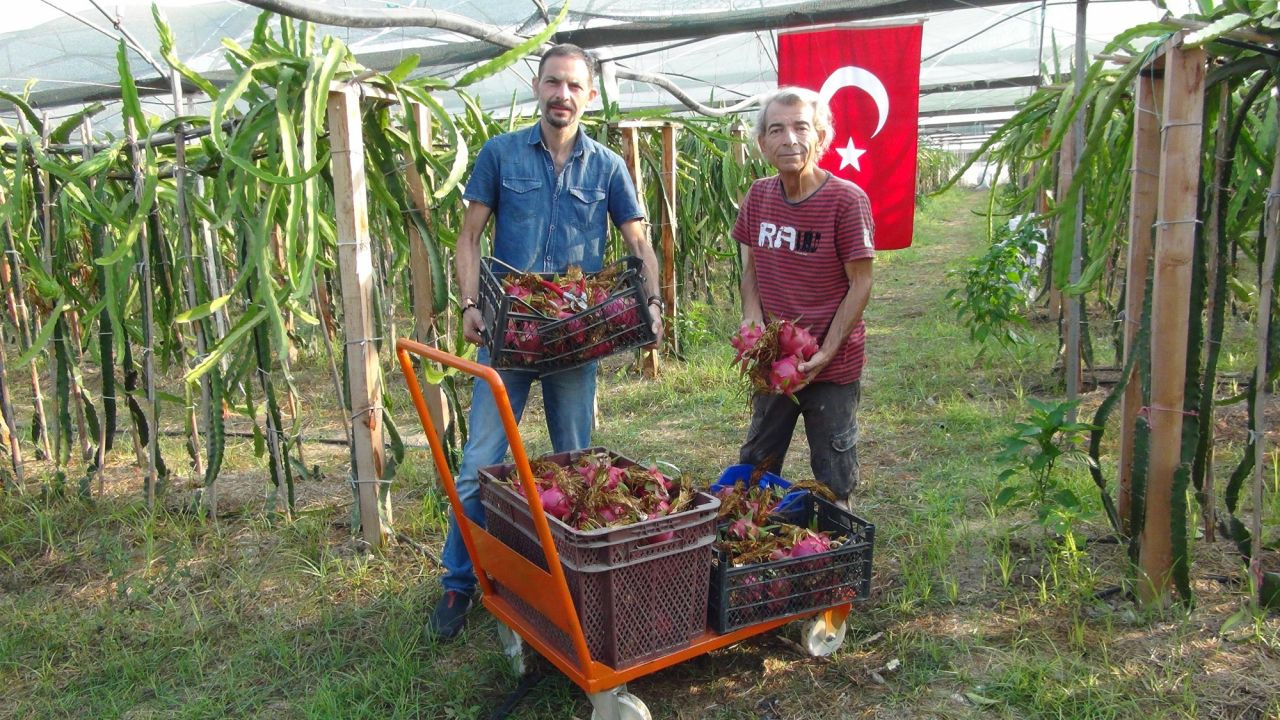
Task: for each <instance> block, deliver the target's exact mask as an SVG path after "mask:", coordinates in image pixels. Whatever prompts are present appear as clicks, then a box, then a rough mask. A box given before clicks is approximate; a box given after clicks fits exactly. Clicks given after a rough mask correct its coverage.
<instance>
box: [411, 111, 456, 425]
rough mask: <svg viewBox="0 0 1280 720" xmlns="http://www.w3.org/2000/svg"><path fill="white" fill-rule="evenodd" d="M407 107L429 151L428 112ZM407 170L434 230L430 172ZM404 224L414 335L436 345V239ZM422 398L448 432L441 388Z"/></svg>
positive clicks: (429, 388) (417, 206)
mask: <svg viewBox="0 0 1280 720" xmlns="http://www.w3.org/2000/svg"><path fill="white" fill-rule="evenodd" d="M408 110H409V112H410V113H411V114H412V115H413V122H414V125H415V126H416V127H417V129H418V137H417V141H418V146H419V147H421V148H422V149H423V151H424V152H430V151H431V113H430V112H429V111H428V110H427V108H425V107H423V106H422V105H420V104H418V103H413V104H411V105H410V106H409V108H408ZM406 170H407V178H406V179H407V180H408V183H409V198H410V199H411V200H412V202H413V206H414V207H413V210H414V211H415V212H418V213H419V214H420V215H421V216H422V219H423V221H424V222H425V224H426V226H427V229H428V230H429V231H432V232H434V228H432V227H431V207H430V205H429V202H428V195H427V186H428V184H429V183H430V182H431V181H432V178H431V176H430V175H428V176H427V177H426V178H424V177H423V176H422V175H421V174H420V173H419V172H418V164H417V163H415V162H413V159H412V158H410V160H409V163H408V167H407V168H406ZM428 172H429V171H428ZM406 227H407V228H408V230H409V278H410V282H411V283H412V287H413V321H414V324H413V336H414V339H415V340H417V341H418V342H420V343H423V344H424V345H430V346H432V347H435V345H436V340H437V338H438V337H439V333H438V332H437V330H436V314H435V308H434V307H433V306H432V298H433V297H434V296H435V288H434V287H433V285H432V281H431V260H430V257H429V255H428V253H427V245H426V244H427V243H429V242H435V238H427V237H422V235H421V233H419V232H418V224H417V223H414V222H408V223H406ZM440 252H444V249H443V248H440ZM423 399H424V400H426V402H427V410H428V411H430V413H431V422H432V424H433V425H434V426H435V427H436V428H438V430H439V432H440V433H441V434H445V433H447V428H448V427H449V425H451V424H452V423H453V418H452V417H451V416H450V414H449V403H448V402H446V401H445V397H444V390H443V389H442V388H441V387H440V386H439V385H435V384H426V385H425V386H424V387H423Z"/></svg>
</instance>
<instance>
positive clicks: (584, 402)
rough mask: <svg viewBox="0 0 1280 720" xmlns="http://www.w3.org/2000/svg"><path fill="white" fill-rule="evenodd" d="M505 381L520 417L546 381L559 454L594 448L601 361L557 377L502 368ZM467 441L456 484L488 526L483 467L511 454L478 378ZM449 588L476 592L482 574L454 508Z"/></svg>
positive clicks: (446, 558)
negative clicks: (482, 495)
mask: <svg viewBox="0 0 1280 720" xmlns="http://www.w3.org/2000/svg"><path fill="white" fill-rule="evenodd" d="M476 359H477V360H478V361H479V362H481V363H483V364H485V365H488V364H489V352H488V350H486V349H484V348H481V349H480V352H479V354H478V356H477V358H476ZM498 374H499V375H501V376H502V384H503V385H504V386H505V387H506V390H507V397H508V398H509V399H510V401H511V411H512V412H513V413H515V416H516V421H517V422H519V421H520V417H521V416H522V415H523V414H524V405H525V401H527V400H528V399H529V388H531V387H532V386H533V381H534V380H541V381H542V405H543V408H544V409H545V410H546V415H547V431H548V434H550V436H551V447H552V449H553V451H554V452H564V451H566V450H577V449H580V448H585V447H590V446H591V429H592V428H591V425H592V422H593V420H594V410H595V396H596V363H594V362H592V363H588V364H586V365H583V366H581V367H577V368H572V369H569V370H564V371H561V372H558V373H555V374H552V375H542V376H539V375H538V374H537V373H532V372H523V371H507V370H500V371H499V372H498ZM468 423H469V424H468V426H467V427H468V435H467V443H466V445H464V446H463V448H462V466H461V467H460V468H458V476H457V477H456V478H455V484H456V486H457V488H458V497H459V498H460V499H461V500H462V508H463V512H465V513H466V514H467V518H468V519H469V520H471V521H473V522H476V523H479V524H480V525H481V526H482V527H483V526H484V506H483V505H481V504H480V482H479V481H478V480H477V479H476V477H477V474H478V471H479V470H480V468H482V467H488V466H489V465H496V464H498V463H500V462H502V460H503V458H504V457H506V455H507V449H508V443H507V435H506V432H505V431H504V430H503V428H502V418H501V417H500V416H499V415H498V406H497V404H496V403H495V402H494V400H493V392H492V391H491V390H490V389H489V383H487V382H485V381H483V380H480V379H478V378H477V379H476V381H475V383H474V384H473V388H472V393H471V415H470V419H469V421H468ZM441 562H442V563H443V564H444V570H445V573H444V579H443V580H442V584H443V585H444V589H445V590H457V591H460V592H465V593H468V594H470V593H472V592H474V591H475V587H476V575H475V572H474V571H473V570H472V568H471V558H470V557H469V556H468V555H467V546H466V544H465V543H464V542H463V541H462V533H461V531H459V530H458V522H457V519H456V518H455V517H454V515H453V510H452V508H451V509H450V511H449V534H448V536H447V537H446V538H445V541H444V553H443V555H442V557H441Z"/></svg>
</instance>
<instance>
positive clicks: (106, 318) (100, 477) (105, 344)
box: [80, 117, 116, 497]
mask: <svg viewBox="0 0 1280 720" xmlns="http://www.w3.org/2000/svg"><path fill="white" fill-rule="evenodd" d="M92 138H93V119H92V118H88V117H86V118H85V119H84V122H83V123H81V125H80V140H81V144H82V145H83V146H84V147H86V148H91V145H90V142H91V140H92ZM91 153H92V150H91V149H90V150H89V151H88V153H86V154H91ZM97 186H98V180H97V178H89V191H90V192H93V191H95V190H96V189H97ZM91 232H92V233H93V241H92V245H91V248H90V249H91V254H93V255H96V254H98V253H99V252H101V251H102V243H101V237H102V232H103V230H102V229H101V228H94V229H93V230H92V231H91ZM96 272H97V274H98V278H99V281H100V288H99V292H100V293H102V294H103V295H104V296H105V294H106V292H107V290H106V283H105V282H102V279H103V278H104V277H105V273H107V272H109V270H108V269H107V268H98V269H97V270H96ZM110 327H111V316H110V314H109V312H108V311H107V309H106V308H105V307H103V309H102V311H101V312H99V313H98V352H99V353H100V358H99V361H100V362H101V363H102V365H101V368H102V370H101V371H102V377H101V386H102V393H101V398H102V417H101V418H99V420H98V437H97V438H96V439H97V441H98V445H97V447H96V448H95V449H94V457H93V465H94V467H93V474H94V479H95V480H96V482H95V485H96V486H97V490H98V497H102V495H103V493H104V492H105V491H106V464H107V452H108V451H109V450H110V448H111V443H112V442H114V437H113V433H112V431H113V429H114V425H115V412H116V398H115V383H114V382H113V381H114V379H115V362H114V359H113V355H112V353H113V350H112V347H111V342H110V341H109V339H108V338H109V335H110V333H109V331H108V330H107V328H110Z"/></svg>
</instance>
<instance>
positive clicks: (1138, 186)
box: [1116, 69, 1164, 534]
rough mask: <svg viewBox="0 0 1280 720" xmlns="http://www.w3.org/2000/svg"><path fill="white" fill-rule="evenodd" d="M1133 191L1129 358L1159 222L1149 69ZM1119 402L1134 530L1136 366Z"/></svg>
mask: <svg viewBox="0 0 1280 720" xmlns="http://www.w3.org/2000/svg"><path fill="white" fill-rule="evenodd" d="M1134 84H1135V85H1136V87H1135V88H1134V96H1135V99H1134V110H1133V112H1134V117H1133V162H1132V169H1131V170H1130V171H1129V172H1130V173H1131V174H1132V178H1131V182H1132V186H1133V190H1132V193H1131V200H1130V204H1129V257H1128V261H1127V265H1126V268H1125V270H1126V279H1125V286H1124V288H1125V306H1124V357H1125V362H1126V363H1127V362H1128V361H1129V355H1130V353H1132V352H1134V347H1133V343H1134V341H1135V339H1136V338H1137V336H1138V328H1139V327H1140V326H1141V325H1142V304H1143V301H1144V300H1145V299H1146V295H1147V265H1148V264H1150V262H1151V227H1152V225H1154V224H1155V221H1156V191H1157V190H1158V185H1159V179H1160V128H1159V127H1158V126H1157V125H1156V106H1157V105H1159V104H1160V102H1161V97H1162V95H1163V90H1164V78H1163V77H1162V76H1160V74H1159V73H1157V72H1153V71H1151V70H1150V69H1148V70H1144V71H1143V72H1142V73H1141V74H1140V75H1138V79H1137V81H1135V83H1134ZM1136 365H1137V364H1136V363H1135V367H1134V369H1133V374H1132V375H1131V376H1130V377H1129V384H1128V385H1127V386H1126V387H1125V390H1124V397H1123V398H1122V399H1121V401H1120V418H1121V420H1120V453H1119V455H1120V459H1119V468H1118V469H1117V472H1116V478H1117V485H1118V489H1117V498H1116V512H1117V513H1118V514H1119V515H1120V526H1121V528H1122V529H1123V530H1124V532H1125V533H1126V534H1127V533H1129V532H1130V522H1129V514H1130V506H1131V497H1130V487H1131V484H1132V477H1131V473H1132V471H1133V428H1134V423H1136V422H1137V420H1138V410H1139V409H1140V408H1141V407H1142V377H1141V375H1140V374H1139V373H1138V368H1137V366H1136Z"/></svg>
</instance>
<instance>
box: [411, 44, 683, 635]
mask: <svg viewBox="0 0 1280 720" xmlns="http://www.w3.org/2000/svg"><path fill="white" fill-rule="evenodd" d="M593 65H594V61H593V59H592V58H591V57H589V56H588V55H587V53H586V52H585V51H584V50H583V49H582V48H579V47H577V46H576V45H567V44H566V45H557V46H555V47H553V48H551V49H550V50H548V51H547V52H546V53H545V54H544V55H543V56H542V59H541V61H540V62H539V64H538V77H536V78H535V79H534V82H533V89H534V92H535V94H536V95H537V99H538V110H539V115H540V118H539V121H538V123H537V124H536V125H534V126H533V127H530V128H528V129H526V130H517V131H515V132H510V133H506V134H504V135H499V136H498V137H495V138H493V139H491V140H489V142H487V143H485V145H484V147H483V148H482V149H481V150H480V154H479V155H478V156H477V157H476V164H475V169H474V170H473V171H472V174H471V181H470V182H468V183H467V186H466V192H465V193H464V195H463V197H464V198H465V199H466V200H467V201H468V205H467V211H466V215H465V216H464V217H463V221H462V231H461V232H460V233H459V234H458V246H457V265H458V267H457V270H458V286H459V289H460V290H461V294H462V327H463V333H464V335H465V336H466V338H467V340H469V341H471V342H473V343H477V344H481V343H482V340H481V333H482V332H483V331H484V318H483V317H482V316H481V313H480V309H479V307H477V304H476V297H477V294H478V290H479V285H480V254H481V253H480V234H481V232H482V231H483V230H484V228H485V226H486V225H487V224H488V222H489V216H490V215H495V216H496V219H495V222H494V231H493V243H492V252H493V256H494V257H496V258H497V259H499V260H501V261H503V262H505V263H507V264H508V265H510V266H512V267H515V268H519V269H520V270H524V271H530V272H539V273H544V272H552V273H562V272H564V271H565V270H566V269H567V268H568V266H569V265H578V266H580V267H581V268H582V270H583V271H584V272H596V271H598V270H600V269H601V267H602V265H603V262H604V250H605V240H606V238H607V236H608V232H609V224H608V223H609V220H610V219H612V220H613V223H614V225H617V226H618V230H619V231H621V233H622V239H623V240H624V241H625V242H626V244H627V248H628V250H629V252H630V253H631V254H632V255H635V256H636V257H638V258H640V259H641V260H642V261H643V262H644V276H645V283H646V291H647V293H648V295H649V302H650V304H653V305H656V306H657V309H658V310H659V311H660V310H661V306H662V302H661V300H659V299H658V285H657V277H658V272H657V258H656V257H655V256H654V254H653V248H652V247H651V246H650V245H649V239H648V236H647V233H646V230H645V218H644V213H643V211H642V210H641V209H640V205H639V203H638V202H637V200H636V191H635V187H634V186H633V185H632V183H631V177H630V176H629V175H628V174H627V169H626V166H625V165H624V164H623V162H622V158H620V157H618V155H617V154H616V153H614V152H612V151H610V150H609V149H608V148H606V147H604V146H603V145H601V144H599V143H597V142H596V141H594V140H592V139H591V138H589V137H587V135H586V133H584V132H582V130H581V128H580V126H579V120H581V118H582V114H583V112H585V111H586V109H587V106H588V105H589V104H590V103H591V102H592V101H593V100H595V98H596V94H597V93H596V90H595V85H594V79H595V72H594V67H593ZM661 315H662V314H661V312H654V313H653V316H654V318H655V321H654V328H653V330H654V333H655V335H657V336H658V337H659V339H661V336H662V320H661ZM479 361H480V362H482V363H485V364H488V362H489V355H488V351H487V350H486V349H485V348H483V347H482V348H481V349H480V351H479ZM501 375H502V381H503V384H504V385H505V386H506V390H507V395H508V397H509V398H510V400H511V409H512V410H513V411H514V412H515V416H516V419H517V420H519V418H520V416H521V414H522V413H523V411H524V405H525V401H526V400H527V399H528V396H529V388H530V386H531V385H532V384H533V381H534V380H541V382H542V399H543V406H544V407H545V409H546V416H547V430H548V432H549V434H550V436H551V446H552V448H553V449H554V450H555V452H563V451H565V450H574V449H578V448H584V447H590V445H591V429H592V428H591V426H592V422H593V415H594V412H593V411H594V400H595V387H596V364H595V363H594V362H593V363H589V364H587V365H583V366H581V367H578V368H573V369H570V370H564V371H561V372H558V373H555V374H551V375H546V376H539V375H538V373H536V372H529V371H517V370H513V371H507V370H504V371H501ZM468 427H469V429H470V433H469V435H468V437H467V442H466V445H465V446H464V448H463V451H462V466H461V467H460V468H459V470H458V477H457V488H458V495H459V496H460V497H461V499H462V504H463V509H464V511H465V512H466V514H467V517H468V518H470V519H472V520H474V521H477V522H480V523H482V524H483V522H484V508H483V507H482V506H481V504H480V495H479V484H478V482H477V480H476V474H477V471H478V470H479V469H480V468H482V467H485V466H487V465H494V464H496V463H499V462H501V461H502V458H503V457H504V456H505V455H506V453H507V437H506V434H505V433H504V431H503V428H502V421H501V419H500V418H499V417H498V410H497V407H496V405H495V404H494V400H493V395H492V394H491V392H490V391H489V386H488V384H487V383H484V382H480V381H478V380H477V381H476V382H475V383H474V385H473V390H472V396H471V416H470V424H469V426H468ZM442 561H443V563H444V567H445V575H444V579H443V581H442V582H443V585H444V591H445V592H444V595H443V596H442V597H441V598H440V601H439V602H438V603H437V604H436V608H435V611H434V612H433V613H432V615H431V619H430V620H429V621H428V624H427V633H428V635H429V636H430V637H432V638H434V639H437V640H449V639H451V638H453V637H455V636H457V634H458V633H459V632H461V631H462V627H463V624H464V623H465V620H466V613H467V610H468V609H469V608H470V607H471V601H472V598H473V596H474V594H475V587H476V577H475V573H474V572H473V570H472V567H471V559H470V557H468V556H467V549H466V547H465V545H464V544H463V542H462V536H461V534H460V533H459V531H458V525H457V522H456V520H454V519H453V518H451V519H450V522H449V535H448V537H447V538H446V540H445V546H444V554H443V558H442Z"/></svg>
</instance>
